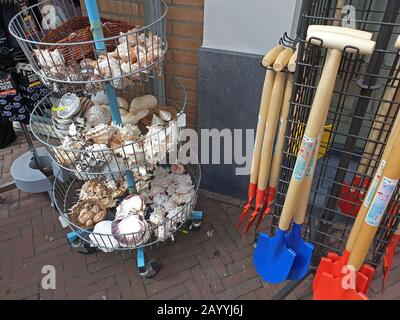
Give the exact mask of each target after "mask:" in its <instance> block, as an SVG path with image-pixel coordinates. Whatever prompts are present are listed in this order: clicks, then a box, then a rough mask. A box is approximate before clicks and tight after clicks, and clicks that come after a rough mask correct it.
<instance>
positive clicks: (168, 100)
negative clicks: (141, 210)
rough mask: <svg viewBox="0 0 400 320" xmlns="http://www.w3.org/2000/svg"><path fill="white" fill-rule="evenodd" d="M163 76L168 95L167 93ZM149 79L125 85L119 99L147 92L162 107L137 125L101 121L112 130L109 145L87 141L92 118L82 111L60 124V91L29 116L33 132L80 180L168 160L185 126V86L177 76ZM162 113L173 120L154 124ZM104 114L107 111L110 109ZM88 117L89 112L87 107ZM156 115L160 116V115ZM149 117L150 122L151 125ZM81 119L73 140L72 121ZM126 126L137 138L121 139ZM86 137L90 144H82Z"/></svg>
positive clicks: (62, 165)
mask: <svg viewBox="0 0 400 320" xmlns="http://www.w3.org/2000/svg"><path fill="white" fill-rule="evenodd" d="M164 79H165V82H166V90H167V97H165V93H164V92H165V89H164V81H163V80H164ZM150 80H151V81H149V82H143V81H137V82H136V83H134V85H133V86H129V87H126V88H125V89H124V90H117V96H118V98H123V99H124V100H125V101H127V102H129V101H133V100H134V99H135V98H138V97H139V98H141V97H144V96H145V97H146V96H147V97H153V99H154V100H157V104H158V106H157V107H154V108H152V109H150V110H147V111H145V114H147V116H146V117H144V118H141V119H140V120H139V121H138V123H137V125H136V124H135V125H131V124H129V123H128V124H125V125H123V126H122V127H116V126H113V125H105V126H103V125H102V124H100V127H102V126H103V127H105V128H106V130H111V132H112V133H111V134H110V132H108V133H107V137H108V138H107V139H106V140H108V143H107V142H105V141H103V142H102V143H101V144H98V142H100V141H98V140H96V141H92V140H87V137H88V133H89V131H87V130H88V127H85V126H86V123H87V122H89V117H86V118H85V114H84V113H82V114H78V115H77V116H74V117H73V118H72V119H71V120H70V122H71V123H68V124H67V125H66V126H64V127H63V128H59V124H58V123H57V122H56V121H57V120H56V119H57V116H56V115H55V114H54V110H57V105H58V104H57V102H56V101H59V100H57V99H58V98H60V96H61V95H58V94H55V93H51V94H49V95H48V96H46V97H45V98H44V99H43V100H42V101H41V102H39V103H38V104H37V105H36V107H35V108H34V110H33V112H32V114H31V119H30V128H31V130H32V133H33V135H34V136H35V137H36V138H37V139H38V140H39V141H40V142H41V143H42V144H43V145H44V146H45V148H46V150H47V151H48V153H49V155H50V156H51V157H52V159H53V160H54V161H55V162H56V163H57V164H58V165H59V166H60V167H61V168H63V169H65V170H67V171H71V172H75V173H76V176H77V177H78V178H79V179H81V180H87V179H91V178H92V177H93V176H95V175H105V176H107V175H108V176H110V175H115V176H118V175H119V174H123V173H124V172H125V171H126V170H132V169H134V168H135V167H137V166H141V165H146V164H154V163H156V162H157V161H165V160H166V159H167V157H168V156H169V154H170V153H171V152H178V148H179V144H180V142H179V134H180V131H181V129H182V127H183V126H184V123H183V124H182V123H180V117H184V112H185V107H186V90H185V88H184V87H183V86H182V85H181V84H180V82H179V81H178V80H176V79H175V78H173V77H165V78H162V79H159V78H156V77H151V78H150ZM85 99H87V98H85ZM86 101H89V100H86ZM80 103H81V105H83V104H84V102H83V101H82V100H80ZM54 106H55V107H54ZM90 108H96V109H97V108H99V106H97V105H91V106H90ZM89 111H90V110H89ZM161 111H164V115H165V114H167V115H169V116H170V119H169V121H164V120H162V119H161V121H162V122H160V123H157V124H155V125H154V124H153V125H152V124H151V116H153V117H154V115H156V116H157V115H159V113H160V112H161ZM105 112H106V114H108V110H107V108H106V111H105ZM86 115H88V113H87V111H86ZM129 115H130V114H128V117H129ZM142 116H143V115H142ZM149 116H150V120H149ZM82 119H83V120H82ZM123 119H124V118H123ZM138 119H139V118H138ZM157 119H158V120H160V118H159V117H157ZM145 120H149V121H150V123H149V122H146V121H145ZM79 121H80V123H82V121H83V122H84V125H83V127H82V128H81V129H80V130H81V132H80V133H79V135H76V136H72V140H71V139H70V133H71V132H70V129H71V125H72V124H74V125H75V123H78V122H79ZM109 121H111V119H109ZM135 121H136V120H135ZM89 126H90V125H89ZM98 127H99V126H95V128H92V129H89V130H95V129H96V128H98ZM107 128H110V129H107ZM126 128H130V129H129V130H131V131H135V132H136V136H135V137H134V138H132V136H130V138H129V139H128V140H126V139H125V140H124V139H122V140H121V139H119V138H120V137H121V135H120V133H121V132H122V130H125V129H126ZM132 128H134V129H132ZM73 133H75V132H73ZM74 137H75V138H74ZM122 137H123V135H122ZM115 139H116V140H115ZM66 141H67V142H66ZM83 141H86V142H84V143H83ZM113 141H115V143H114V142H113ZM66 143H67V144H66Z"/></svg>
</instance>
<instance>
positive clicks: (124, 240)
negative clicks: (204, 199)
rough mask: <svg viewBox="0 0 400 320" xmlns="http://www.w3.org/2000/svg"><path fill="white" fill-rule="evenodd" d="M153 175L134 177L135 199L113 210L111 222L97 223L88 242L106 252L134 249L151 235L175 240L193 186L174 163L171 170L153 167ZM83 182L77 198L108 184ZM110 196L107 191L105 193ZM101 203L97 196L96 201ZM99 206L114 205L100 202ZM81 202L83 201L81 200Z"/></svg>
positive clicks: (127, 198) (189, 179) (140, 173)
mask: <svg viewBox="0 0 400 320" xmlns="http://www.w3.org/2000/svg"><path fill="white" fill-rule="evenodd" d="M154 168H155V169H154V171H153V173H152V174H146V173H145V172H146V169H145V168H142V170H140V171H141V172H140V171H139V172H137V173H136V178H137V189H138V194H137V195H129V196H127V197H126V198H125V199H124V200H122V201H121V202H120V204H119V205H118V206H117V207H116V210H115V217H113V218H114V219H113V220H108V219H107V220H103V221H100V222H97V223H96V224H95V226H94V229H93V232H92V233H91V234H90V236H89V239H90V240H91V242H92V243H93V244H94V245H96V246H97V247H99V248H100V249H101V250H103V251H105V252H111V251H113V250H114V249H117V248H120V247H122V248H134V247H137V246H140V245H143V244H145V243H146V242H147V241H148V240H149V239H150V238H151V236H152V235H154V236H155V237H156V239H157V240H158V241H165V240H167V239H168V238H171V239H172V240H173V239H174V237H173V233H174V232H175V231H176V230H177V229H178V227H179V226H180V225H181V224H183V223H184V222H185V221H186V220H187V219H188V218H189V213H190V210H189V209H188V208H186V206H187V205H188V203H190V202H191V201H193V199H194V196H195V185H194V183H193V181H192V177H191V176H190V174H189V173H186V172H185V168H184V166H183V165H181V164H179V163H177V164H174V165H172V166H170V167H167V168H163V167H154ZM93 183H94V182H86V183H85V184H84V185H83V187H82V189H81V190H80V197H81V198H82V199H85V198H86V195H88V194H92V193H93V191H92V190H93V188H94V189H96V188H99V186H100V185H101V186H106V185H108V184H109V182H108V183H99V184H98V185H95V186H94V185H93ZM107 190H108V191H107V192H109V190H110V189H107ZM98 199H100V196H99V198H98ZM101 199H103V200H101V202H100V203H101V204H103V205H105V206H108V205H109V204H110V203H113V205H114V206H116V203H115V202H112V201H114V200H113V199H114V198H113V197H112V196H111V195H110V194H109V195H108V199H110V202H107V201H106V200H104V199H105V198H101ZM80 201H84V200H80Z"/></svg>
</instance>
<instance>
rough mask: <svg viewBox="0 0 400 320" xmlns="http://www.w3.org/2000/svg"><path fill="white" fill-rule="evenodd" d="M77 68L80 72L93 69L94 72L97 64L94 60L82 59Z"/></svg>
mask: <svg viewBox="0 0 400 320" xmlns="http://www.w3.org/2000/svg"><path fill="white" fill-rule="evenodd" d="M79 66H80V67H81V71H82V70H84V69H93V70H94V69H96V68H97V62H96V60H93V59H89V58H84V59H82V60H81V62H80V63H79Z"/></svg>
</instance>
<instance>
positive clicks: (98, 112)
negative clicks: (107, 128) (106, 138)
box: [85, 105, 112, 127]
mask: <svg viewBox="0 0 400 320" xmlns="http://www.w3.org/2000/svg"><path fill="white" fill-rule="evenodd" d="M85 118H86V120H87V121H88V122H89V124H90V125H91V126H92V127H96V126H98V125H99V124H110V123H111V120H112V117H111V112H110V109H109V108H108V106H106V105H101V106H97V105H94V106H92V107H90V108H89V109H88V110H87V111H86V114H85Z"/></svg>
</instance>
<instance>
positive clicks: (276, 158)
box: [268, 73, 293, 188]
mask: <svg viewBox="0 0 400 320" xmlns="http://www.w3.org/2000/svg"><path fill="white" fill-rule="evenodd" d="M292 88H293V75H292V74H291V73H289V74H288V78H287V80H286V87H285V93H284V95H283V100H282V109H281V113H280V119H279V125H278V130H277V134H276V137H275V146H274V150H273V156H272V163H271V173H270V177H269V181H268V186H269V187H271V188H277V187H278V183H279V175H280V171H281V163H282V152H283V144H284V141H285V134H286V127H287V117H288V114H289V106H290V99H291V95H292Z"/></svg>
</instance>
